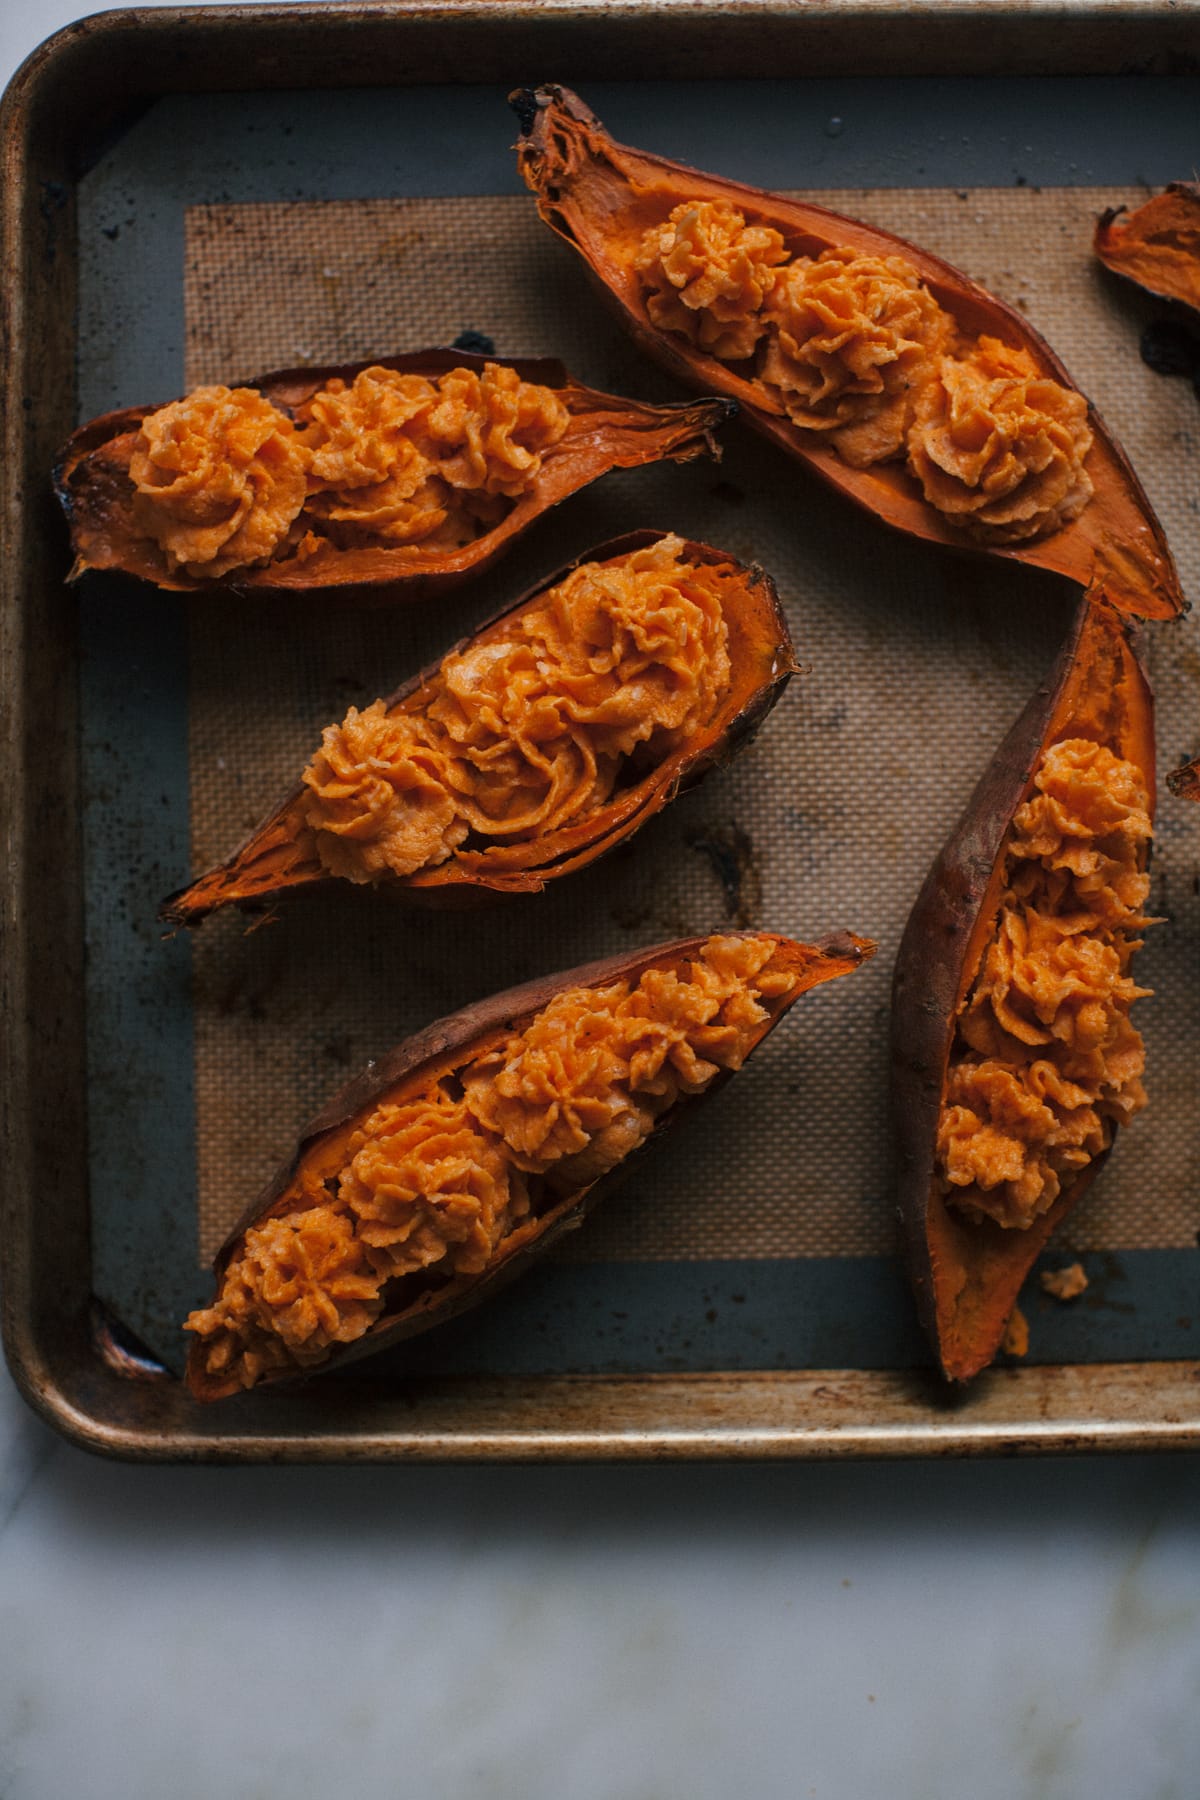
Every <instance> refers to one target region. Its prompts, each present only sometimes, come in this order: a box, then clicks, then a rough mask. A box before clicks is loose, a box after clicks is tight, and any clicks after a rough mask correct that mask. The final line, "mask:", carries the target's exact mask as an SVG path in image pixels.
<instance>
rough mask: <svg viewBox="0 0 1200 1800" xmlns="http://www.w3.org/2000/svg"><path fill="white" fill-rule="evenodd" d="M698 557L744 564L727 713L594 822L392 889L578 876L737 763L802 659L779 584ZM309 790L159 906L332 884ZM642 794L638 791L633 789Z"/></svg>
mask: <svg viewBox="0 0 1200 1800" xmlns="http://www.w3.org/2000/svg"><path fill="white" fill-rule="evenodd" d="M664 535H666V534H664V533H662V532H658V531H650V530H644V531H635V532H629V533H627V534H626V535H625V536H624V537H621V538H615V539H613V540H611V541H610V542H609V543H607V544H600V545H597V546H596V548H594V549H592V550H587V551H584V552H583V553H582V554H581V555H580V556H579V557H577V558H576V559H575V561H574V562H573V563H570V564H568V566H567V567H566V568H564V569H557V570H555V572H554V573H553V574H552V575H548V576H546V577H545V578H544V579H543V580H541V581H539V582H537V583H536V584H535V586H533V587H532V588H530V589H529V591H528V592H527V593H525V594H523V595H522V596H521V598H520V599H519V600H517V601H516V602H515V603H514V604H513V605H512V606H509V607H506V608H504V610H503V611H502V612H499V613H497V614H496V615H495V616H494V617H493V618H492V619H489V620H487V621H485V623H484V624H483V625H481V626H480V627H479V628H478V630H477V631H476V632H474V633H473V634H472V636H471V637H470V638H464V639H462V640H461V641H460V642H459V643H458V644H455V645H453V646H451V648H450V650H448V651H447V652H446V654H447V655H453V654H455V653H457V652H459V651H461V650H463V649H464V648H465V647H466V645H467V644H468V643H473V642H476V641H477V640H478V639H479V638H480V637H481V636H482V635H484V634H485V633H487V632H491V631H493V630H494V629H496V628H499V627H502V626H503V625H504V623H505V622H506V621H507V620H509V619H510V618H512V617H513V616H514V615H515V614H517V613H519V612H520V611H522V609H523V608H525V607H526V606H529V605H530V604H531V603H532V602H533V601H535V600H536V599H537V598H538V596H539V595H540V594H542V593H544V592H545V591H546V590H547V589H548V588H551V587H553V586H554V585H555V584H556V583H557V582H560V581H562V580H563V578H564V577H565V576H566V575H567V574H569V573H570V570H571V569H573V568H575V567H577V566H578V564H579V563H582V562H604V561H607V560H609V559H610V558H613V557H618V556H625V555H629V554H631V553H632V552H633V551H635V550H640V549H643V548H645V547H646V546H647V545H649V544H653V543H656V542H657V541H658V540H659V539H660V538H661V537H663V536H664ZM683 548H684V553H685V554H686V556H687V557H688V559H689V560H690V561H693V562H697V563H701V562H703V563H708V564H729V565H731V566H732V567H734V568H735V569H737V570H738V571H739V574H740V577H741V578H740V580H739V581H738V583H737V592H736V595H734V596H733V599H734V602H735V604H734V605H733V607H732V616H731V615H730V614H727V620H726V622H727V624H728V625H729V626H730V628H731V629H730V661H731V663H732V665H733V677H732V682H731V690H730V696H729V699H728V701H727V703H726V705H725V706H724V707H723V709H722V711H721V713H720V714H719V715H718V717H717V719H716V720H714V721H713V722H712V724H711V725H710V726H709V727H707V728H706V729H705V731H704V732H702V733H701V734H700V735H699V737H698V739H697V741H695V742H694V743H692V744H690V745H689V746H688V748H687V750H686V751H684V752H676V753H675V754H674V755H673V756H672V757H671V758H669V759H668V761H667V762H666V763H665V764H663V765H662V766H661V767H660V768H659V769H658V770H657V771H655V773H654V775H653V777H652V778H648V779H647V780H646V781H645V782H642V783H639V784H638V786H637V787H636V788H635V789H633V790H627V791H626V793H625V794H624V795H617V796H616V797H614V799H613V800H612V801H611V802H610V803H609V804H608V805H607V806H605V807H603V808H601V809H600V811H599V812H598V813H597V814H596V815H595V816H594V818H593V819H591V820H589V821H587V822H586V828H585V827H584V826H576V827H572V828H570V829H568V830H567V831H564V832H559V833H556V834H554V838H553V841H552V842H550V843H549V844H548V845H543V847H542V849H541V850H540V851H539V850H538V849H537V847H536V846H537V840H533V843H532V845H527V846H521V847H520V848H519V849H514V851H513V853H511V854H509V855H507V856H506V857H504V858H503V859H499V858H496V857H494V856H493V857H492V858H491V860H490V863H489V865H488V866H481V865H482V859H481V858H478V857H476V858H474V859H473V860H472V861H469V862H464V861H462V860H454V859H451V860H450V861H449V862H446V863H442V864H439V865H438V866H437V867H435V868H432V869H428V870H425V871H419V872H418V873H417V874H416V875H414V876H408V877H404V878H400V877H393V878H391V879H390V880H388V881H387V882H386V884H380V885H381V887H382V888H383V891H386V892H388V893H391V894H394V895H396V896H397V897H398V898H403V899H404V900H406V901H408V902H409V903H411V904H414V905H419V906H435V907H438V908H439V909H442V908H445V907H448V906H469V905H475V904H478V903H479V902H480V901H481V900H486V899H488V898H489V897H494V896H495V895H497V894H520V893H537V892H540V890H541V889H542V888H544V887H545V885H546V883H547V882H548V881H551V880H554V879H556V878H557V877H559V876H561V875H567V874H571V873H573V872H574V871H576V870H578V869H581V868H585V867H587V866H588V865H589V864H591V863H593V862H595V860H596V858H597V857H598V856H601V855H602V854H603V853H604V851H606V850H608V849H611V848H612V847H613V846H614V845H616V844H618V843H621V842H623V841H624V839H625V838H627V837H630V836H631V835H632V834H633V833H634V832H635V831H637V830H638V829H639V828H640V827H641V826H642V825H644V824H645V823H646V821H647V820H648V819H650V818H653V816H654V815H655V814H656V813H657V812H660V811H661V810H662V808H663V807H664V806H666V805H667V804H668V803H669V802H670V801H671V800H673V799H674V798H675V796H676V795H677V794H679V793H684V792H686V791H687V790H688V789H689V788H692V787H694V786H695V785H696V784H697V782H699V781H701V780H702V779H703V778H704V776H705V775H706V774H707V773H708V771H709V770H710V769H712V768H714V767H718V766H720V765H721V764H723V763H725V762H728V761H729V759H730V758H731V757H733V756H735V755H736V754H737V752H738V751H739V750H740V749H742V748H743V747H744V746H745V745H746V744H748V743H749V742H750V740H751V738H753V736H754V734H755V732H756V731H757V730H758V728H759V726H760V725H761V724H762V722H763V720H764V719H765V718H766V716H767V714H768V713H769V712H770V710H771V708H772V707H773V706H774V705H775V703H776V702H777V701H778V700H779V699H780V698H781V696H782V694H783V690H784V688H785V687H786V686H787V683H788V681H789V680H790V679H791V677H792V675H794V674H795V673H797V671H798V667H799V665H798V664H797V662H796V659H795V654H794V652H793V649H792V643H791V638H790V637H789V635H788V629H787V623H786V621H785V619H784V616H783V611H782V608H781V607H780V604H779V596H778V594H777V592H776V589H775V584H774V583H773V581H772V580H771V578H770V576H769V575H767V574H766V573H765V572H764V571H763V570H762V569H760V568H758V567H757V566H754V567H751V568H746V567H745V566H744V565H741V564H739V563H737V561H736V559H735V558H733V557H731V556H728V555H726V553H725V552H724V551H721V550H717V549H715V548H714V547H713V546H712V545H710V544H698V543H694V542H692V541H685V542H684V546H683ZM440 666H441V664H440V662H439V663H433V664H431V665H430V666H429V667H428V668H427V669H423V670H422V671H421V672H420V673H419V674H417V675H414V676H413V677H412V679H411V680H410V681H407V682H405V683H404V685H403V686H402V687H399V688H397V689H396V691H395V692H394V693H392V694H390V695H388V696H387V700H386V704H387V706H388V707H394V706H398V705H400V703H401V702H402V701H404V700H406V699H407V698H408V697H409V696H410V695H412V694H415V693H416V692H418V690H419V689H420V688H421V687H422V686H423V685H424V684H425V683H426V682H427V681H428V680H429V679H430V678H431V677H432V676H433V675H434V674H436V672H437V670H438V669H439V668H440ZM302 793H303V789H302V787H301V786H300V784H299V783H298V784H297V785H296V786H295V787H294V788H292V789H290V790H289V792H288V793H287V794H286V795H285V796H284V798H283V799H282V800H281V801H280V802H279V804H278V805H277V806H276V807H275V808H274V810H273V811H272V812H271V813H270V814H269V815H268V816H267V817H266V818H265V819H264V820H262V821H261V823H260V824H259V825H257V826H256V827H255V829H254V831H252V832H251V833H250V835H249V836H248V837H247V838H246V839H245V840H244V842H243V843H242V844H240V845H239V846H238V848H237V849H236V850H235V851H234V852H233V853H232V854H231V855H230V856H229V857H228V858H227V859H226V860H225V862H223V863H220V864H218V865H217V866H216V867H215V868H213V869H210V870H208V871H207V872H206V873H205V874H204V875H201V876H200V877H198V878H197V879H196V880H195V881H193V882H191V883H190V884H189V885H188V886H187V887H186V888H182V889H180V890H179V892H177V893H175V894H171V895H169V896H168V898H167V899H166V900H164V901H163V904H162V906H161V908H160V910H159V917H160V918H161V919H162V920H163V922H164V923H165V924H168V925H174V926H179V925H187V926H195V925H199V924H201V923H203V921H204V919H206V918H207V917H208V915H209V914H210V913H212V912H214V911H216V910H217V909H218V908H220V907H222V906H228V905H237V906H242V907H248V908H255V909H261V908H262V907H264V906H269V905H271V904H273V903H274V902H275V901H276V900H278V899H281V898H282V897H284V896H292V895H299V894H301V893H309V892H313V891H315V890H316V889H317V888H320V887H324V886H327V885H328V883H329V882H331V881H332V880H333V879H334V877H332V876H331V875H329V874H328V872H327V871H326V870H325V869H324V868H323V867H322V866H321V865H320V864H319V863H317V862H316V861H315V860H310V861H305V860H304V858H303V856H302V855H301V853H300V852H298V851H297V850H296V848H295V845H294V842H293V837H292V833H293V825H294V819H295V817H296V815H297V809H298V808H299V805H300V800H301V796H302ZM630 794H632V797H630Z"/></svg>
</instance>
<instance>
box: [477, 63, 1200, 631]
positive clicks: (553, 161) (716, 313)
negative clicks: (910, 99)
mask: <svg viewBox="0 0 1200 1800" xmlns="http://www.w3.org/2000/svg"><path fill="white" fill-rule="evenodd" d="M513 104H514V106H515V107H516V110H517V113H518V116H519V118H520V120H521V128H522V136H521V140H520V142H519V143H518V146H517V153H518V159H519V163H520V168H521V172H522V174H523V176H524V178H525V181H526V183H527V184H528V186H529V187H530V188H531V189H532V190H533V192H534V193H535V194H536V196H537V201H538V209H539V211H540V213H541V215H542V217H543V218H544V219H545V220H546V222H547V223H548V224H549V225H550V226H551V227H552V228H553V229H554V230H555V231H557V232H558V234H559V235H560V236H561V237H563V238H565V239H566V241H567V242H568V243H570V244H572V245H573V246H574V248H575V249H576V250H578V251H579V253H580V255H581V256H582V257H583V258H584V261H585V263H586V265H587V267H588V269H589V270H590V272H591V274H592V275H593V277H594V278H595V280H596V281H597V282H598V283H599V286H600V288H601V291H602V292H603V294H604V295H605V296H606V297H607V299H608V300H609V301H610V302H611V303H612V304H613V305H614V306H615V307H616V308H617V310H618V312H619V314H620V316H621V318H622V319H623V321H624V323H625V324H626V326H627V327H628V328H629V330H630V331H631V333H632V334H633V336H634V338H635V339H636V341H637V342H638V343H639V345H641V346H642V348H644V349H645V350H647V351H648V352H649V353H650V354H651V355H652V356H654V357H655V358H656V359H657V360H658V361H659V362H660V363H662V364H663V365H664V367H666V368H668V369H670V370H671V371H672V372H673V373H674V374H676V375H678V376H679V377H680V378H681V379H682V380H684V381H686V382H688V383H689V384H690V385H692V386H693V387H695V386H699V387H703V388H704V389H706V390H707V391H709V392H713V393H720V394H725V395H728V396H729V397H730V398H732V399H736V400H737V401H738V402H739V404H740V405H741V407H742V409H743V411H744V415H745V417H746V418H747V419H748V420H749V422H750V423H751V424H753V425H754V426H755V427H756V428H757V429H758V430H760V431H762V432H763V433H765V435H766V436H767V437H769V438H770V439H772V441H773V442H775V443H776V444H778V445H780V446H781V447H782V448H783V449H785V450H787V451H788V452H789V453H790V454H791V455H793V456H796V457H798V458H799V459H800V460H801V461H802V462H804V463H805V464H807V465H808V467H809V468H811V469H812V470H813V472H814V473H815V474H817V475H818V476H820V477H821V478H822V479H823V480H824V481H826V482H828V483H829V484H830V485H831V486H832V487H834V488H836V489H837V490H838V491H839V492H840V493H843V494H845V495H846V496H847V498H848V499H850V500H852V501H854V502H855V503H856V504H857V505H859V506H861V507H862V508H864V510H866V511H867V512H869V513H871V514H872V515H873V516H874V517H876V518H878V519H881V520H882V521H883V522H884V523H886V524H888V525H891V526H893V527H895V528H896V529H897V530H900V531H904V532H906V533H908V534H909V535H911V536H914V537H918V538H923V539H926V540H928V541H931V542H934V543H940V544H946V545H952V546H954V547H957V548H959V549H962V548H968V547H969V548H973V549H976V550H981V551H985V552H987V553H989V554H993V555H1000V556H1006V557H1014V558H1016V559H1018V560H1020V561H1023V562H1029V563H1033V564H1036V565H1037V566H1039V567H1041V568H1046V569H1052V570H1056V571H1058V572H1060V573H1062V574H1065V575H1068V576H1070V577H1071V578H1072V579H1073V580H1075V581H1077V582H1079V583H1080V584H1081V585H1082V586H1084V587H1088V586H1089V585H1093V586H1096V587H1097V588H1099V587H1102V588H1103V590H1104V592H1105V594H1106V595H1107V597H1108V599H1109V600H1110V602H1111V603H1112V604H1113V605H1115V606H1116V607H1118V608H1119V609H1120V610H1121V611H1124V612H1128V613H1131V614H1135V615H1138V616H1144V617H1148V618H1168V617H1171V616H1173V615H1174V614H1175V613H1178V612H1179V611H1180V610H1182V606H1183V600H1182V596H1181V593H1180V590H1179V583H1178V578H1177V576H1176V573H1175V569H1174V565H1173V563H1172V560H1171V555H1170V551H1169V549H1168V547H1167V543H1166V539H1165V537H1164V535H1163V531H1162V527H1161V526H1160V524H1159V522H1158V520H1157V519H1156V517H1155V515H1154V513H1153V511H1152V509H1151V507H1150V505H1149V502H1148V501H1147V499H1146V496H1145V494H1144V493H1143V491H1142V489H1141V486H1140V484H1139V482H1138V480H1137V477H1136V475H1135V474H1134V472H1133V470H1132V468H1131V467H1130V465H1129V462H1128V459H1127V458H1126V457H1125V455H1124V453H1123V452H1122V450H1121V448H1120V446H1119V445H1118V444H1117V443H1116V441H1115V439H1113V438H1112V436H1111V434H1110V433H1109V432H1108V431H1107V430H1106V428H1105V426H1104V424H1103V421H1102V420H1101V419H1100V418H1099V417H1098V416H1097V415H1096V413H1095V411H1094V409H1092V408H1091V407H1089V405H1088V402H1087V401H1086V399H1085V398H1084V397H1083V395H1082V394H1080V393H1079V392H1078V390H1077V389H1076V388H1075V386H1074V384H1073V383H1072V382H1071V379H1070V377H1069V376H1068V375H1067V373H1066V370H1065V369H1064V368H1063V367H1062V364H1061V363H1060V362H1059V361H1058V359H1057V357H1055V355H1054V353H1053V352H1052V351H1051V349H1050V348H1049V346H1048V345H1047V344H1046V343H1045V342H1044V341H1043V339H1042V338H1040V337H1039V336H1038V334H1037V333H1036V332H1035V331H1034V330H1032V328H1031V327H1030V326H1029V325H1028V324H1027V323H1026V322H1025V320H1024V319H1023V318H1022V317H1021V315H1020V314H1019V313H1018V312H1016V311H1015V310H1014V309H1013V308H1011V307H1009V306H1007V305H1005V304H1004V303H1003V302H1002V301H1000V300H997V299H996V298H995V297H994V296H993V295H992V294H989V293H988V292H987V291H986V290H985V289H983V288H981V287H979V286H978V284H977V283H975V282H973V281H971V280H969V279H968V278H967V277H966V276H965V275H962V274H960V273H959V271H958V270H956V269H954V268H952V267H951V266H950V265H949V264H947V263H944V262H942V261H941V260H940V259H939V258H937V257H934V256H930V255H929V254H927V253H926V252H925V251H923V250H920V249H919V248H917V246H916V245H913V244H909V243H907V242H905V241H904V240H903V239H901V238H897V237H894V236H893V235H891V234H890V233H888V232H885V231H880V230H877V229H875V228H873V227H870V226H867V225H863V224H861V223H859V222H858V221H856V220H853V219H848V218H843V217H842V216H841V215H839V214H837V213H833V212H830V211H828V210H826V209H825V208H823V207H819V206H812V205H808V204H806V203H804V202H802V201H797V200H793V199H789V198H786V197H784V196H783V195H780V194H772V193H767V192H764V191H762V190H760V189H757V188H751V187H746V186H744V185H742V184H740V183H738V182H733V181H726V180H724V179H722V178H721V177H719V176H715V175H708V174H700V173H698V172H697V171H695V170H694V169H689V168H687V167H685V166H684V165H683V164H680V163H675V162H670V161H668V160H666V159H665V158H662V157H658V156H651V155H648V154H646V153H644V152H642V151H639V150H634V149H630V148H629V147H628V146H626V145H622V144H617V143H615V142H614V141H613V140H612V138H610V137H609V136H608V134H607V133H606V132H605V131H604V130H603V128H602V127H601V125H600V124H599V123H598V121H597V120H596V119H595V118H594V117H593V116H592V114H591V113H590V112H589V111H588V109H587V107H586V106H585V105H584V104H583V102H582V101H581V100H579V98H578V97H577V96H576V95H575V94H572V93H571V92H570V91H569V90H568V89H566V88H559V87H542V88H537V89H520V90H518V92H517V93H516V94H514V96H513Z"/></svg>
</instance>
